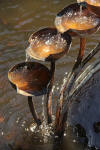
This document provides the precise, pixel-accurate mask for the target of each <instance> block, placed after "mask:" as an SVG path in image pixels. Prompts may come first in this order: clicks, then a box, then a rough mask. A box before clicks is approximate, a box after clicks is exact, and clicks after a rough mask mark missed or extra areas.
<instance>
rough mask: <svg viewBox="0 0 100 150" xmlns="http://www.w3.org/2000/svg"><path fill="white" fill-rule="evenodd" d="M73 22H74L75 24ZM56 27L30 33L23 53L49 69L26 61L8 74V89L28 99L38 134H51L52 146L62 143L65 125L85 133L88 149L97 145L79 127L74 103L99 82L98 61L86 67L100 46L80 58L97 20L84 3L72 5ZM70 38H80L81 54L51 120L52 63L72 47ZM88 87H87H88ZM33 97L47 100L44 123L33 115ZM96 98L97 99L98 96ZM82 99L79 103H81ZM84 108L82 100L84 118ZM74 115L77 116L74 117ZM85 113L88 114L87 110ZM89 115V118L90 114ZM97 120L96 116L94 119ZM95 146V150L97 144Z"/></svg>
mask: <svg viewBox="0 0 100 150" xmlns="http://www.w3.org/2000/svg"><path fill="white" fill-rule="evenodd" d="M80 7H81V9H80ZM73 18H75V20H74V19H73ZM79 23H80V24H79ZM55 25H56V28H57V29H56V28H50V27H47V28H43V29H41V30H39V31H37V32H35V33H33V34H32V35H31V36H30V38H29V44H30V45H29V47H28V48H27V49H26V56H29V57H31V58H34V59H36V60H37V61H49V62H50V63H51V66H50V69H48V68H47V67H46V66H44V65H42V64H40V63H38V62H29V61H28V59H26V62H23V63H20V64H17V65H15V66H13V67H12V68H11V69H10V70H9V72H8V78H9V80H10V83H11V85H12V86H13V87H14V88H15V89H16V90H17V93H19V94H21V95H24V96H27V97H28V104H29V108H30V112H31V114H32V116H33V118H34V121H35V122H36V124H37V127H38V132H39V131H40V128H42V131H43V132H46V133H44V135H46V134H48V132H50V134H48V135H49V136H51V137H53V142H54V143H55V142H56V141H57V142H58V141H59V142H61V140H62V137H63V136H64V132H65V130H66V123H67V124H71V125H75V126H76V127H77V128H78V129H81V130H82V129H83V130H84V131H83V130H82V131H83V132H85V131H86V132H87V135H86V134H84V135H85V136H87V138H88V145H89V146H93V144H94V145H96V144H95V140H93V142H91V138H90V136H91V133H89V131H87V130H88V126H87V125H86V126H85V123H84V121H83V120H82V123H81V121H80V120H81V119H80V118H81V111H79V114H77V111H78V110H77V108H76V107H75V103H77V99H78V98H79V97H82V95H80V93H82V88H83V87H84V86H85V87H86V88H87V89H89V88H90V86H91V87H92V86H93V87H96V89H97V90H99V86H96V85H95V82H97V81H98V79H99V74H100V61H99V60H97V61H96V62H94V63H93V64H91V65H90V66H88V67H85V66H86V65H87V64H88V62H89V61H90V59H91V58H93V56H94V55H96V54H97V53H98V52H99V51H100V43H99V44H98V45H97V46H96V47H95V48H94V49H93V50H92V51H91V52H90V53H89V54H88V56H87V57H85V58H84V59H83V56H84V49H85V36H87V35H88V34H92V33H95V32H96V31H97V30H98V29H99V26H100V18H99V17H98V16H96V15H94V14H93V13H91V12H90V11H89V10H88V9H87V7H86V5H85V3H81V4H77V3H75V4H72V5H70V6H68V7H66V8H64V9H63V10H62V11H61V12H59V13H58V14H57V16H56V19H55ZM72 36H79V37H80V51H79V55H78V57H77V61H76V63H75V64H74V66H73V68H72V71H71V72H70V73H68V74H67V76H65V81H64V83H63V84H62V86H61V91H60V93H59V94H60V96H59V99H58V101H57V107H55V109H56V114H55V116H54V118H53V112H52V105H53V104H52V90H53V84H54V74H55V61H56V60H58V59H59V58H61V57H62V56H64V55H65V54H66V53H67V52H68V50H69V49H70V46H71V42H72V38H71V37H72ZM88 84H89V85H90V86H88V87H87V85H88ZM92 90H93V89H92ZM80 91H81V92H80ZM85 92H86V91H85ZM89 92H90V93H91V89H89ZM86 93H87V92H86ZM88 94H89V93H88ZM33 95H34V96H40V95H46V100H45V99H44V97H43V98H42V101H43V102H42V105H43V113H42V114H43V115H44V117H43V120H42V119H41V118H40V116H38V114H37V113H36V110H35V107H34V105H33V102H32V96H33ZM97 95H99V93H98V92H97ZM97 95H96V94H95V93H94V99H95V101H96V103H97V102H98V99H97ZM84 97H85V94H84ZM84 97H82V98H81V99H84ZM81 103H82V104H81ZM87 103H88V102H86V101H85V107H86V105H88V104H87ZM89 104H90V105H91V106H93V105H94V103H92V102H91V103H90V100H89ZM77 105H78V104H77ZM90 105H89V106H90ZM44 106H46V107H44ZM83 106H84V103H83V100H82V101H81V100H80V105H78V108H79V109H80V108H81V107H82V115H83V114H84V111H83ZM92 109H93V107H92ZM92 109H91V111H92ZM73 111H75V112H76V113H75V114H74V115H73ZM86 112H87V113H88V108H87V107H86ZM98 113H99V108H98ZM45 115H46V116H45ZM89 115H91V112H90V114H89ZM73 116H74V117H73ZM87 116H88V115H87ZM97 116H98V114H97V115H96V117H97ZM85 117H86V116H85ZM85 117H84V118H85ZM96 117H95V116H93V120H92V123H93V128H94V130H95V132H96V133H97V132H98V133H99V126H100V123H99V122H100V120H98V118H96ZM87 118H88V117H87ZM87 118H86V119H87ZM88 119H89V118H88ZM90 122H91V121H90ZM90 122H89V123H90ZM89 125H90V126H89V127H90V128H92V127H91V124H89ZM46 130H48V131H46ZM91 130H92V129H91ZM91 132H92V131H91ZM48 135H47V136H48ZM46 138H47V137H46ZM96 146H97V147H98V142H97V145H96ZM96 146H95V147H96Z"/></svg>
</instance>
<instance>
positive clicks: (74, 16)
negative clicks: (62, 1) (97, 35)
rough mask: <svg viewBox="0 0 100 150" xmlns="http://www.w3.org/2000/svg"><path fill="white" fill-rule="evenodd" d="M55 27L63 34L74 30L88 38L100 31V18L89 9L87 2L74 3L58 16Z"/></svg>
mask: <svg viewBox="0 0 100 150" xmlns="http://www.w3.org/2000/svg"><path fill="white" fill-rule="evenodd" d="M55 26H56V28H57V29H58V31H59V32H62V33H63V32H66V31H68V30H72V32H75V33H76V34H78V35H79V36H86V35H88V34H91V33H94V32H96V31H97V30H98V29H99V26H100V18H99V17H97V16H96V15H95V14H93V13H91V12H90V11H89V10H88V9H87V7H86V3H85V2H83V3H79V4H78V3H74V4H71V5H69V6H67V7H65V8H64V9H63V10H61V11H60V12H59V13H58V14H57V16H56V19H55Z"/></svg>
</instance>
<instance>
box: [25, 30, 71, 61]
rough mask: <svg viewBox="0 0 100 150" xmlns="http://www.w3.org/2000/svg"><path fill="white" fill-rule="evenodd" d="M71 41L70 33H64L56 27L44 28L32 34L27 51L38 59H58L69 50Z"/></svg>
mask: <svg viewBox="0 0 100 150" xmlns="http://www.w3.org/2000/svg"><path fill="white" fill-rule="evenodd" d="M71 41H72V39H71V37H70V36H69V35H68V34H66V35H62V34H60V33H58V31H57V29H55V28H44V29H41V30H39V31H37V32H35V33H33V34H32V35H31V36H30V38H29V43H30V45H29V47H28V48H27V50H26V53H27V54H28V55H29V56H30V57H32V58H34V59H37V60H43V61H46V60H47V61H51V60H57V59H59V58H60V57H62V56H63V55H64V54H65V53H66V52H67V51H68V50H69V48H70V45H71Z"/></svg>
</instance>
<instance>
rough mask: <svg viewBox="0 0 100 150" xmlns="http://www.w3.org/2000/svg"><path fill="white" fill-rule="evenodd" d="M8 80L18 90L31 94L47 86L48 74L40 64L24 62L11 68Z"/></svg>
mask: <svg viewBox="0 0 100 150" xmlns="http://www.w3.org/2000/svg"><path fill="white" fill-rule="evenodd" d="M40 74H41V76H40ZM8 78H9V80H10V82H11V83H13V84H14V85H16V87H17V88H18V89H19V90H22V91H26V92H28V93H31V94H32V93H33V92H37V91H41V90H42V89H43V88H44V87H46V86H47V84H48V82H49V80H50V72H49V70H48V69H47V68H46V67H45V66H43V65H42V64H39V63H36V62H24V63H20V64H17V65H15V66H14V67H12V68H11V69H10V70H9V72H8Z"/></svg>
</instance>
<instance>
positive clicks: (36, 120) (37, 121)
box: [28, 96, 41, 126]
mask: <svg viewBox="0 0 100 150" xmlns="http://www.w3.org/2000/svg"><path fill="white" fill-rule="evenodd" d="M28 105H29V108H30V112H31V114H32V116H33V118H34V120H35V122H36V123H37V125H38V126H39V125H41V120H40V119H39V117H38V116H37V114H36V111H35V108H34V105H33V102H32V97H31V96H28Z"/></svg>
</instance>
